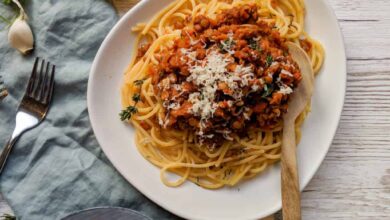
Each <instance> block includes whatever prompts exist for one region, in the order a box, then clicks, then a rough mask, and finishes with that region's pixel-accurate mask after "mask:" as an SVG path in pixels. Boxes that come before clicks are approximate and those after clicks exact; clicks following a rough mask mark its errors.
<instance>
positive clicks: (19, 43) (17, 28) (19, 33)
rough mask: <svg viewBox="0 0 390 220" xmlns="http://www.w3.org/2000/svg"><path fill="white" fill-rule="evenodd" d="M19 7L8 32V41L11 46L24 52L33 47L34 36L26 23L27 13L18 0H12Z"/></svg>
mask: <svg viewBox="0 0 390 220" xmlns="http://www.w3.org/2000/svg"><path fill="white" fill-rule="evenodd" d="M12 1H13V2H14V3H15V4H16V5H17V6H18V7H19V9H20V15H19V17H18V18H17V19H16V20H15V21H14V23H13V24H12V25H11V27H10V29H9V32H8V41H9V43H10V44H11V46H12V47H13V48H15V49H17V50H19V51H20V52H21V53H23V54H26V53H27V52H29V51H30V50H32V49H33V48H34V37H33V34H32V31H31V28H30V26H29V25H28V23H27V15H26V13H25V12H24V9H23V8H22V6H21V4H20V3H19V1H18V0H12Z"/></svg>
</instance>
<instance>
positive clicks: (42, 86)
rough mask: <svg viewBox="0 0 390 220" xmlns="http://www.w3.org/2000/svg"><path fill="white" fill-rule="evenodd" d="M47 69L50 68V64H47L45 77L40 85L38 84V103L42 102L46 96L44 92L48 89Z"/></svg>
mask: <svg viewBox="0 0 390 220" xmlns="http://www.w3.org/2000/svg"><path fill="white" fill-rule="evenodd" d="M49 68H50V62H47V64H46V71H45V75H44V76H43V80H42V83H41V84H40V92H39V97H38V101H40V102H43V99H44V97H45V96H46V92H47V89H48V83H47V78H48V75H49Z"/></svg>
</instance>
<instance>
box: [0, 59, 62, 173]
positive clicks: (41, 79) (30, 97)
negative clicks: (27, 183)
mask: <svg viewBox="0 0 390 220" xmlns="http://www.w3.org/2000/svg"><path fill="white" fill-rule="evenodd" d="M39 64H40V68H39V71H38V66H39ZM54 72H55V66H54V65H51V64H50V63H49V62H45V60H42V61H40V59H39V58H36V59H35V63H34V67H33V70H32V73H31V77H30V80H29V81H28V86H27V89H26V92H25V94H24V96H23V99H22V102H21V103H20V105H19V108H18V110H17V113H16V126H15V129H14V132H13V133H12V136H11V138H10V140H9V141H8V142H7V144H6V145H5V147H4V148H3V150H2V152H1V154H0V174H1V173H2V171H3V169H4V166H5V163H6V161H7V158H8V155H9V153H10V152H11V149H12V147H13V146H14V145H15V143H16V141H17V140H18V138H19V137H20V136H21V135H22V134H23V133H24V132H25V131H27V130H29V129H31V128H34V127H36V126H37V125H38V124H39V123H40V122H42V121H43V119H44V118H45V116H46V113H47V112H48V110H49V106H50V102H51V99H52V95H53V89H54Z"/></svg>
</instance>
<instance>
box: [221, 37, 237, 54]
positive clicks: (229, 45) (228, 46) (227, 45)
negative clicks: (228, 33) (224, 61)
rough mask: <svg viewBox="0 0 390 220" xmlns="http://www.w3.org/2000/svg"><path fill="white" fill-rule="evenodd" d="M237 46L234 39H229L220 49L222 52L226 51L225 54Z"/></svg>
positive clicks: (222, 43)
mask: <svg viewBox="0 0 390 220" xmlns="http://www.w3.org/2000/svg"><path fill="white" fill-rule="evenodd" d="M235 44H236V42H234V40H233V39H232V38H228V39H226V40H224V41H222V42H221V43H220V44H219V45H218V47H219V49H220V50H222V51H225V52H229V50H230V49H232V47H233V46H234V45H235Z"/></svg>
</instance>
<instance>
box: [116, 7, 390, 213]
mask: <svg viewBox="0 0 390 220" xmlns="http://www.w3.org/2000/svg"><path fill="white" fill-rule="evenodd" d="M306 1H316V0H306ZM328 1H329V3H330V5H331V6H332V7H333V9H334V11H335V13H336V15H337V18H338V19H339V22H340V26H341V29H342V32H343V34H344V39H345V43H346V49H347V58H348V82H347V93H346V99H345V105H344V110H343V114H342V117H341V121H340V125H339V129H338V131H337V134H336V136H335V139H334V141H333V144H332V146H331V148H330V151H329V153H328V155H327V157H326V159H325V161H324V163H323V164H322V166H321V168H320V169H319V171H318V172H317V173H316V175H315V176H314V178H313V180H312V181H311V182H310V184H309V185H308V186H307V187H306V189H305V190H304V192H303V194H302V215H303V219H309V220H323V219H324V220H325V219H346V220H347V219H356V220H372V219H375V220H388V219H390V1H389V0H328ZM113 2H114V4H116V5H117V8H118V10H119V14H123V13H125V12H126V11H127V10H128V8H129V6H132V5H134V3H135V2H136V1H135V0H113Z"/></svg>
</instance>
